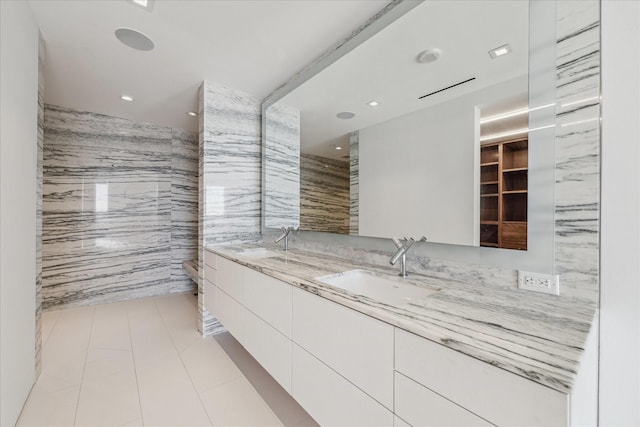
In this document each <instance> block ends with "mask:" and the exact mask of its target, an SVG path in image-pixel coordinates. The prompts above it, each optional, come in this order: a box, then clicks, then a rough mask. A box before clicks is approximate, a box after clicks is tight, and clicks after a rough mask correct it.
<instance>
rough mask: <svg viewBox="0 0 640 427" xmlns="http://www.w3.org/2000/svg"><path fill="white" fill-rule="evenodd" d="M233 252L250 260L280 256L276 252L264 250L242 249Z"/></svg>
mask: <svg viewBox="0 0 640 427" xmlns="http://www.w3.org/2000/svg"><path fill="white" fill-rule="evenodd" d="M235 252H236V253H237V254H238V255H239V256H241V257H243V258H251V259H260V258H271V257H275V256H280V254H279V253H278V252H274V251H270V250H269V249H265V248H250V249H243V250H239V251H235Z"/></svg>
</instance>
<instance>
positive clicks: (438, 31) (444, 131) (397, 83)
mask: <svg viewBox="0 0 640 427" xmlns="http://www.w3.org/2000/svg"><path fill="white" fill-rule="evenodd" d="M462 3H464V4H462ZM444 17H448V18H449V19H443V18H444ZM468 34H474V37H473V38H469V37H468ZM528 41H529V5H528V2H526V1H514V2H502V1H482V2H478V1H469V2H424V3H422V4H420V5H418V6H416V7H415V8H414V9H413V10H411V11H410V12H409V13H407V14H406V15H404V16H402V17H401V18H399V19H398V20H397V21H395V22H394V23H392V24H391V25H389V26H387V27H386V28H384V30H382V31H380V32H378V33H377V34H375V35H374V36H373V37H371V38H370V39H369V40H367V41H366V42H364V43H363V44H361V45H360V46H358V47H357V48H356V49H354V50H353V51H351V52H350V53H349V54H348V55H346V56H343V57H342V58H340V59H339V60H337V61H336V62H334V63H333V64H331V65H330V66H329V67H327V68H325V69H324V70H323V72H321V73H319V74H317V75H315V76H314V77H312V78H311V79H309V80H307V81H306V82H305V83H303V84H302V85H301V86H299V87H298V88H297V89H295V90H294V91H292V92H290V93H289V94H288V95H286V96H285V97H283V98H282V99H280V100H279V101H278V102H277V103H276V104H273V105H271V106H270V107H269V108H268V109H267V134H268V135H267V142H268V139H269V134H270V135H272V136H271V139H275V140H278V141H279V142H280V144H271V146H270V145H269V144H266V145H265V150H271V154H269V153H267V155H266V156H265V157H266V160H267V162H266V163H265V175H266V181H267V185H268V190H269V191H266V192H265V225H266V226H267V227H280V226H289V225H293V226H299V227H300V229H301V230H310V231H325V232H331V233H341V234H355V235H361V236H372V237H391V236H417V237H421V236H423V235H424V236H427V238H428V239H429V241H431V242H441V243H450V244H457V245H472V246H478V245H480V244H483V245H487V246H494V247H509V248H517V249H526V240H527V238H526V213H527V194H526V190H527V188H526V187H527V183H526V172H525V173H524V181H522V180H521V179H520V178H522V175H523V174H522V173H520V175H519V176H518V178H511V176H510V175H508V174H509V172H505V171H504V170H503V169H505V168H504V167H503V166H501V164H500V162H498V161H497V160H498V159H497V158H496V159H494V160H492V161H491V162H488V161H487V162H484V161H482V159H481V156H484V157H486V156H489V155H490V154H488V153H489V151H490V149H489V148H488V147H490V146H491V147H502V146H503V145H501V144H502V143H503V142H505V140H514V137H517V139H518V140H520V141H523V140H524V141H526V139H527V133H526V130H525V131H524V132H522V129H527V127H528V123H527V118H528V114H527V107H528V90H529V85H528V59H529V57H528V51H529V49H528ZM518 110H523V111H524V113H522V114H515V115H512V116H509V114H510V113H511V112H514V111H518ZM282 111H289V112H290V115H293V116H295V115H296V113H297V114H299V117H296V120H293V121H289V123H290V126H289V127H288V126H287V125H286V123H287V120H286V119H283V118H282ZM500 116H509V117H502V118H501V119H496V117H498V118H500ZM492 118H493V119H492ZM269 120H271V124H272V125H273V124H274V123H275V122H277V124H278V125H279V126H276V127H275V129H277V131H276V132H273V130H274V127H273V126H271V127H270V126H269ZM297 124H299V137H298V135H297V134H295V133H296V132H295V128H296V125H297ZM518 131H519V133H518ZM514 132H515V133H514ZM283 135H287V136H288V137H290V139H289V143H290V144H291V147H290V149H293V146H295V145H297V144H298V143H299V147H300V148H299V150H300V153H299V162H300V163H299V166H298V165H295V164H291V165H288V164H285V163H282V162H277V163H276V162H274V164H273V165H272V164H271V162H269V158H272V157H276V156H278V155H280V154H282V153H278V150H275V149H274V147H276V146H278V147H282V146H283V144H282V141H283V140H286V139H287V138H286V137H283ZM296 137H298V138H299V140H296ZM481 144H482V147H483V148H482V149H481ZM521 144H522V143H521ZM284 145H285V146H286V144H284ZM485 146H486V148H485ZM508 147H516V145H513V144H512V145H510V146H508ZM285 150H286V149H285ZM488 150H489V151H488ZM503 151H504V152H506V150H502V149H500V153H503ZM497 153H498V148H496V154H497ZM523 154H524V157H523V156H522V155H523ZM521 158H524V162H525V164H526V161H527V150H520V151H519V155H518V159H521ZM489 163H491V165H489ZM503 163H504V162H503ZM295 167H299V168H300V169H299V172H298V173H299V175H298V174H296V173H291V172H292V170H291V168H295ZM287 168H289V170H287ZM274 169H279V170H277V171H276V170H274ZM506 169H508V168H506ZM489 173H492V174H493V175H495V176H493V177H492V179H491V180H488V179H485V177H486V176H488V175H489ZM512 174H515V172H513V173H512ZM269 176H271V178H270V179H269ZM505 176H507V178H505ZM514 176H515V175H514ZM513 186H516V187H513ZM296 187H297V188H296ZM503 187H504V189H503ZM507 187H509V188H510V190H506V189H507ZM512 187H513V188H512ZM298 188H299V205H298V207H297V209H296V207H294V206H293V205H291V206H287V200H289V199H291V200H297V199H296V198H294V195H293V193H294V192H297V191H298ZM515 191H519V193H515ZM278 210H279V211H280V212H279V213H278V214H276V213H277V212H278ZM298 212H299V222H298V223H297V224H296V219H297V218H296V216H297V215H298ZM523 213H524V214H523ZM516 220H517V221H516ZM501 221H505V224H504V225H503V224H502V222H501ZM508 221H511V222H517V223H518V224H510V225H507V224H506V222H508ZM514 225H518V226H519V227H520V229H519V230H520V231H519V232H518V233H515V235H516V236H515V237H514V232H513V230H511V231H509V230H508V228H509V226H511V227H513V226H514ZM523 233H524V234H523ZM508 236H511V237H508ZM523 236H524V237H523ZM510 239H511V240H510ZM514 239H515V240H517V242H516V243H513V242H511V241H513V240H514ZM502 240H504V241H505V244H504V245H503V244H502ZM509 242H511V243H509ZM522 242H524V243H523V244H522Z"/></svg>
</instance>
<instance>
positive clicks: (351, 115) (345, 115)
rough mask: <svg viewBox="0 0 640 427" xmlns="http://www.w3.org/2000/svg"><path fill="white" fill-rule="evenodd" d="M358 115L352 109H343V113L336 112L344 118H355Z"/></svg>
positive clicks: (340, 117)
mask: <svg viewBox="0 0 640 427" xmlns="http://www.w3.org/2000/svg"><path fill="white" fill-rule="evenodd" d="M355 116H356V115H355V114H354V113H352V112H351V111H343V112H341V113H338V114H336V117H337V118H339V119H342V120H349V119H353V118H354V117H355Z"/></svg>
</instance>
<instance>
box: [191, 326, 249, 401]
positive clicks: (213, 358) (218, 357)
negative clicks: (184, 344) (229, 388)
mask: <svg viewBox="0 0 640 427" xmlns="http://www.w3.org/2000/svg"><path fill="white" fill-rule="evenodd" d="M181 357H182V361H183V363H184V366H185V368H186V369H187V372H188V373H189V376H190V377H191V380H192V382H193V384H194V385H195V387H196V389H197V390H198V392H200V393H201V392H204V391H206V390H209V389H211V388H213V387H216V386H218V385H220V384H224V383H227V382H229V381H232V380H234V379H237V378H240V377H242V372H240V370H239V369H238V367H237V366H236V365H235V364H234V363H233V361H232V360H231V359H229V356H227V354H226V353H225V352H224V351H223V350H222V349H221V348H220V346H219V345H218V343H217V342H216V341H215V340H214V339H213V338H212V337H207V338H201V339H200V342H199V343H197V344H194V345H192V346H191V347H189V348H187V349H186V350H184V351H183V352H182V354H181Z"/></svg>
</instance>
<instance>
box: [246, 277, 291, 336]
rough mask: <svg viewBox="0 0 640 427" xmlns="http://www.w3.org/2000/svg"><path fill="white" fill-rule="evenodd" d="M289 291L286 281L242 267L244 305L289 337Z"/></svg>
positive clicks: (289, 287)
mask: <svg viewBox="0 0 640 427" xmlns="http://www.w3.org/2000/svg"><path fill="white" fill-rule="evenodd" d="M291 292H292V286H291V285H290V284H288V283H284V282H281V281H280V280H277V279H274V278H273V277H269V276H267V275H266V274H262V273H259V272H257V271H254V270H251V269H250V268H245V269H244V305H245V307H247V308H248V309H249V310H251V311H253V312H254V313H255V314H257V315H258V316H259V317H260V318H261V319H263V320H264V321H266V322H267V323H268V324H270V325H271V326H273V327H274V328H276V329H277V330H278V331H280V332H281V333H283V334H284V335H285V336H287V337H289V338H291Z"/></svg>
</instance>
